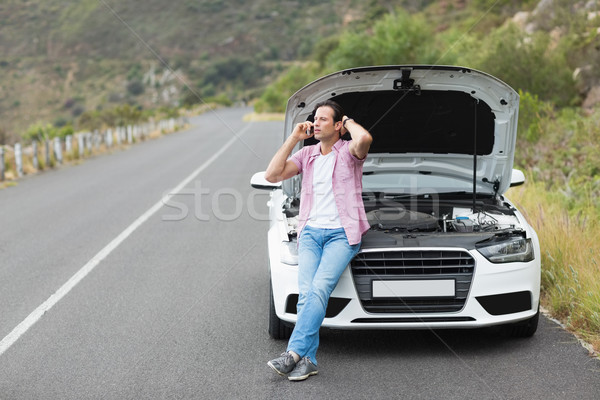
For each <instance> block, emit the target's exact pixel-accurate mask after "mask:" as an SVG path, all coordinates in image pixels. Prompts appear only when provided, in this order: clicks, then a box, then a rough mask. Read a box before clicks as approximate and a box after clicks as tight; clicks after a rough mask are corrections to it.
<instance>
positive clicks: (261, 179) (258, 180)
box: [250, 171, 281, 190]
mask: <svg viewBox="0 0 600 400" xmlns="http://www.w3.org/2000/svg"><path fill="white" fill-rule="evenodd" d="M265 172H266V171H260V172H257V173H255V174H254V175H252V178H250V186H252V187H253V188H254V189H263V190H273V189H279V188H280V187H281V182H278V183H271V182H269V181H268V180H266V179H265Z"/></svg>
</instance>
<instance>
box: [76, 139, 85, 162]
mask: <svg viewBox="0 0 600 400" xmlns="http://www.w3.org/2000/svg"><path fill="white" fill-rule="evenodd" d="M77 147H78V150H79V158H82V157H83V151H84V150H85V144H84V143H83V133H78V134H77Z"/></svg>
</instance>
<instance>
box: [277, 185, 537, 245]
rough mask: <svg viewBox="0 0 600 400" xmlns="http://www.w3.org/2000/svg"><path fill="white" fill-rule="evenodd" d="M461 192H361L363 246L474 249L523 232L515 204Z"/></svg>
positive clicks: (290, 218)
mask: <svg viewBox="0 0 600 400" xmlns="http://www.w3.org/2000/svg"><path fill="white" fill-rule="evenodd" d="M470 196H471V195H468V194H464V193H460V194H451V193H450V194H436V195H430V194H422V195H405V194H400V195H397V194H386V193H383V192H382V193H369V194H368V195H363V202H364V205H365V211H366V214H367V219H368V221H369V225H370V226H371V228H370V229H369V231H368V232H367V233H366V234H365V235H364V236H363V241H362V247H363V248H368V247H382V246H385V247H396V246H399V247H430V246H435V247H438V246H448V247H462V248H467V249H473V248H476V247H478V245H480V244H482V243H486V242H490V241H495V240H499V239H502V238H507V237H511V236H525V233H524V231H523V229H522V227H521V225H520V222H519V220H518V218H517V217H516V215H515V213H514V208H513V207H512V205H510V204H509V203H508V202H505V201H504V199H503V198H502V196H494V195H478V197H477V198H476V200H475V201H473V199H472V198H471V197H470ZM298 206H299V204H298V200H295V201H293V202H291V203H290V204H288V207H286V209H285V215H286V217H287V223H288V234H289V236H290V240H292V241H293V240H295V237H296V233H297V232H296V229H297V225H298Z"/></svg>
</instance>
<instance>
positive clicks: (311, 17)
mask: <svg viewBox="0 0 600 400" xmlns="http://www.w3.org/2000/svg"><path fill="white" fill-rule="evenodd" d="M427 3H429V2H422V1H407V0H404V1H401V0H395V1H394V0H371V1H369V2H359V1H355V0H331V1H314V0H311V1H274V0H256V1H243V0H236V1H223V0H184V1H176V2H173V1H166V0H145V1H143V2H140V1H134V0H121V1H115V0H101V1H98V0H81V1H77V2H66V4H65V2H64V1H62V0H5V1H3V2H2V3H1V4H0V118H1V120H2V124H1V125H0V142H4V143H7V142H11V141H12V140H15V139H16V138H17V137H18V135H19V134H20V133H21V132H23V131H24V130H25V129H26V128H27V127H28V126H29V125H31V124H33V123H36V122H44V123H48V122H49V123H52V124H54V125H57V126H60V125H64V124H66V123H71V122H74V123H76V120H77V117H78V116H79V115H81V114H82V113H83V112H85V111H87V110H98V109H107V108H112V107H114V106H115V105H118V104H124V103H128V104H131V105H137V106H139V107H140V108H144V109H149V108H155V107H158V106H175V105H178V104H180V102H181V101H184V102H197V101H198V99H197V98H196V97H197V96H195V95H191V93H190V92H189V90H187V88H186V86H189V87H190V88H191V89H193V90H194V92H195V93H197V94H200V96H201V97H203V98H204V97H210V96H214V95H217V94H219V93H224V94H226V95H227V96H228V97H229V98H231V99H233V100H236V99H244V98H247V97H249V96H250V97H251V96H254V95H255V94H256V91H257V90H260V89H261V88H263V87H264V86H265V85H266V84H267V83H268V82H269V81H270V80H272V79H273V77H274V76H275V75H276V74H277V73H279V72H281V71H282V69H283V68H284V67H285V65H286V64H287V63H289V62H291V61H293V60H297V59H301V58H303V57H305V56H306V55H307V54H309V53H310V51H311V48H312V47H313V46H314V45H315V43H317V42H318V41H319V40H320V39H322V38H324V37H327V36H329V35H332V34H334V33H335V32H337V31H338V30H340V29H342V28H343V27H344V26H346V25H348V24H349V23H356V22H360V21H365V19H372V18H377V17H378V16H380V15H382V14H384V13H386V12H389V11H391V10H393V9H394V8H395V7H397V6H402V7H406V8H408V9H413V10H416V8H415V7H419V6H421V7H422V6H423V4H425V5H426V4H427ZM186 96H187V97H186ZM2 139H4V140H2Z"/></svg>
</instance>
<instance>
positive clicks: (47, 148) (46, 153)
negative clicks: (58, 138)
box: [44, 139, 50, 166]
mask: <svg viewBox="0 0 600 400" xmlns="http://www.w3.org/2000/svg"><path fill="white" fill-rule="evenodd" d="M44 156H45V157H44V158H45V160H44V161H45V163H44V165H46V166H50V141H49V140H48V139H45V140H44Z"/></svg>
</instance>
